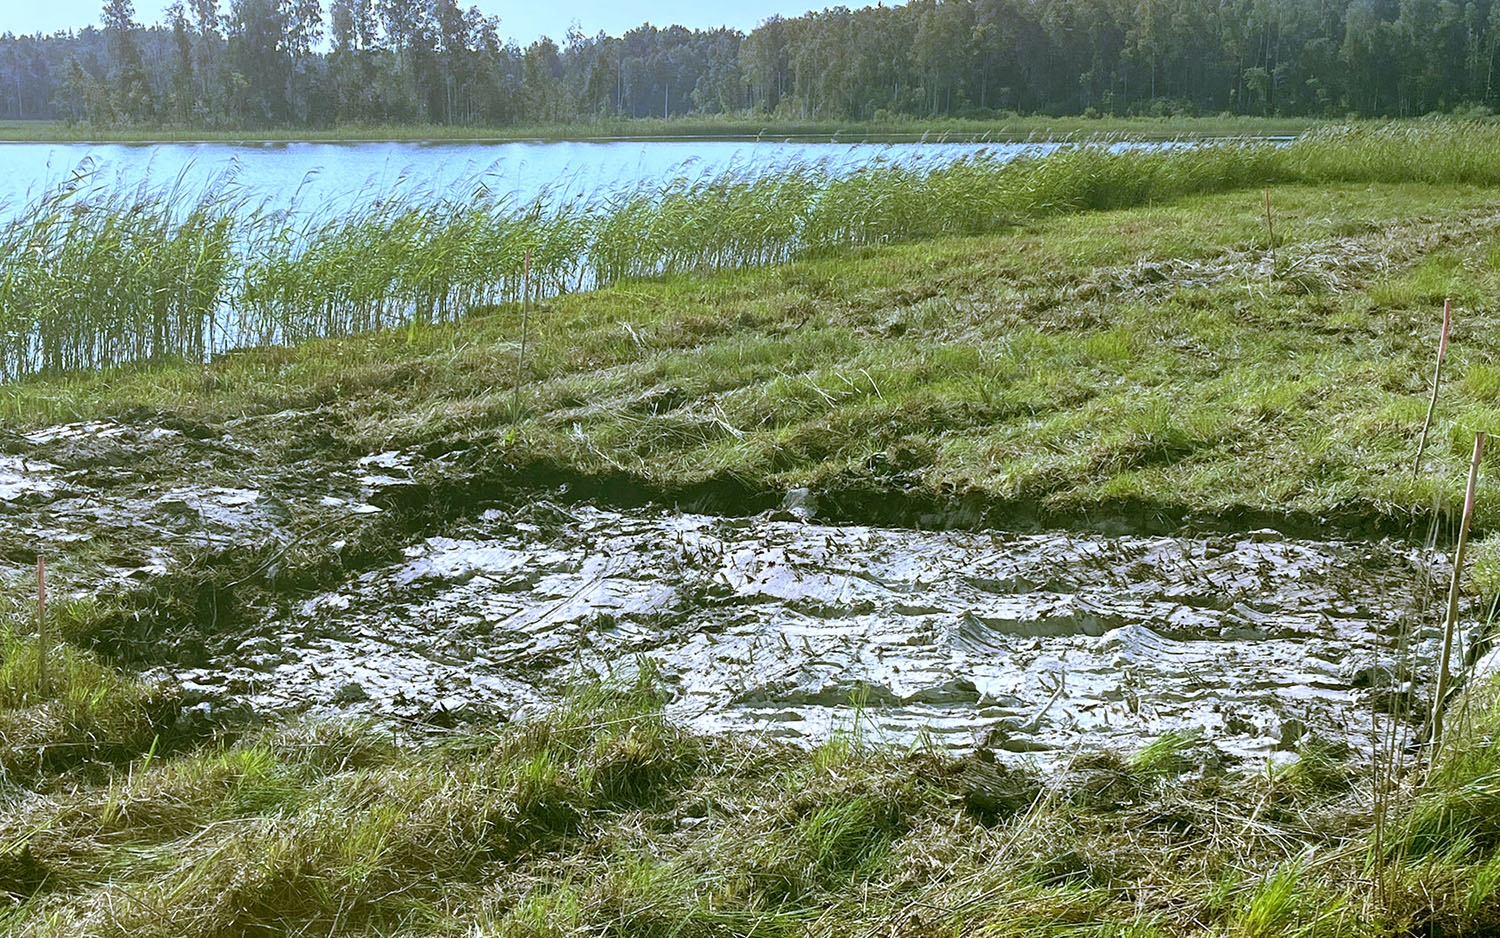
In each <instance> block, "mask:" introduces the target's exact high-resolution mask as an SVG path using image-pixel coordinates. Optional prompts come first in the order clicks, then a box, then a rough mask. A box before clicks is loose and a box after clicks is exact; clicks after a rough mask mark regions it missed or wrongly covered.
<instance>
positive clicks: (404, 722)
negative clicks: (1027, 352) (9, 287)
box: [0, 414, 1477, 762]
mask: <svg viewBox="0 0 1500 938" xmlns="http://www.w3.org/2000/svg"><path fill="white" fill-rule="evenodd" d="M275 419H279V420H283V421H287V422H296V421H297V420H298V419H300V415H296V414H284V415H274V416H273V417H272V418H259V420H260V421H262V422H264V421H266V420H275ZM261 429H262V428H259V427H252V426H250V425H248V424H247V425H244V426H236V425H233V424H231V425H229V426H224V427H216V428H206V427H194V426H188V425H181V424H177V425H174V424H173V423H172V422H171V421H164V420H159V419H155V420H142V421H140V422H136V423H130V422H124V423H90V424H72V425H65V426H57V427H51V428H47V429H44V430H41V431H37V432H34V433H30V434H27V435H24V436H22V435H16V434H12V435H9V436H6V437H4V438H0V517H3V521H4V535H3V540H0V557H3V561H4V576H5V577H6V578H7V579H8V580H10V581H11V583H12V587H13V588H12V590H11V592H13V593H19V592H22V591H24V590H25V589H26V588H27V584H28V583H29V578H30V577H31V576H32V575H33V574H32V572H31V570H32V565H33V563H34V557H35V554H36V553H37V552H41V553H43V554H45V555H46V556H48V558H49V562H50V563H51V564H52V567H53V570H54V574H53V577H54V591H60V592H61V593H62V594H63V595H65V596H73V597H75V598H93V599H94V600H95V601H96V603H97V607H98V609H100V610H102V612H100V613H99V615H100V617H101V618H102V620H103V621H104V622H105V623H106V625H107V627H104V628H101V629H100V630H99V631H98V632H97V634H95V633H91V634H90V635H88V636H85V639H87V640H92V641H95V642H96V644H98V646H99V647H100V648H101V649H103V650H104V651H106V652H107V653H110V654H113V655H115V656H116V657H118V658H119V659H120V660H122V661H126V662H127V663H130V664H131V665H133V666H135V667H138V668H141V669H142V670H143V671H144V672H145V673H146V674H148V675H150V676H152V677H154V678H157V679H160V680H163V681H168V682H171V683H173V684H175V685H177V686H179V687H182V688H183V689H184V690H185V696H184V701H185V707H186V708H187V709H186V712H185V713H184V719H185V720H189V721H191V720H209V721H212V720H216V719H229V718H234V719H242V718H244V717H245V716H246V715H247V714H255V715H261V716H267V717H276V716H282V715H290V714H300V713H309V714H313V715H317V716H332V715H341V714H360V715H369V716H373V717H376V718H379V719H381V720H385V721H389V722H390V723H391V724H392V725H393V726H395V727H401V728H405V729H408V730H411V731H416V732H430V731H440V730H441V729H442V728H446V727H452V726H460V725H464V724H469V723H486V722H490V723H492V722H495V721H503V720H508V719H514V718H515V717H516V716H517V715H518V714H520V713H523V712H526V711H527V710H528V709H529V708H537V707H544V706H546V705H548V704H549V703H551V702H555V701H556V700H557V699H558V698H559V697H560V696H561V695H563V694H564V693H566V690H567V688H568V687H569V685H571V684H573V683H575V682H577V681H580V680H585V679H590V678H593V677H595V676H603V675H611V674H613V675H617V676H626V675H629V674H632V673H634V672H635V671H636V670H638V669H639V668H641V667H643V666H648V667H651V668H653V669H654V670H655V671H657V672H658V673H659V674H660V677H661V680H662V682H663V683H664V685H665V687H666V688H667V689H668V691H669V694H670V696H671V698H672V702H671V704H670V712H671V713H672V714H673V715H674V716H676V717H677V718H679V719H681V720H682V721H684V722H686V723H689V724H691V725H693V726H695V727H697V728H701V729H705V730H710V731H732V732H753V733H763V734H766V735H769V736H775V737H782V738H791V739H796V740H801V741H806V742H816V741H818V740H821V739H824V738H827V736H828V735H829V734H830V733H832V732H835V731H838V730H851V729H856V728H857V729H858V730H859V731H861V732H863V733H865V734H867V735H868V736H869V737H871V738H874V739H878V740H884V741H888V742H894V743H898V744H904V743H911V742H919V741H930V742H931V743H933V744H935V745H938V746H941V747H944V748H952V749H957V750H968V749H974V748H977V747H984V748H988V749H991V750H994V751H997V752H1000V753H1005V754H1011V757H1013V758H1015V759H1039V760H1041V761H1043V762H1046V761H1049V760H1051V759H1055V758H1056V757H1058V756H1059V755H1063V754H1067V753H1070V752H1074V751H1076V750H1077V749H1079V748H1095V747H1119V748H1133V747H1135V746H1138V745H1140V744H1141V743H1142V742H1144V741H1146V740H1149V739H1151V738H1154V737H1156V736H1159V735H1160V734H1162V733H1164V732H1166V731H1169V730H1201V731H1202V732H1203V733H1204V734H1205V735H1206V737H1207V738H1208V739H1210V740H1211V741H1212V742H1213V743H1214V744H1215V745H1216V746H1218V747H1219V748H1220V749H1221V750H1223V751H1224V752H1226V753H1228V754H1230V755H1236V756H1243V757H1251V758H1264V757H1268V756H1269V757H1272V758H1280V757H1282V756H1281V755H1280V754H1284V753H1290V752H1292V751H1294V750H1295V749H1296V748H1297V747H1298V746H1299V744H1301V743H1303V742H1305V741H1306V740H1307V739H1308V738H1309V737H1316V738H1319V739H1323V740H1327V741H1332V742H1336V743H1347V744H1349V745H1351V746H1354V747H1356V748H1362V747H1367V746H1369V745H1370V744H1371V737H1372V734H1375V735H1377V736H1379V737H1382V738H1385V737H1389V736H1391V735H1396V736H1406V735H1409V734H1410V733H1411V732H1413V731H1414V727H1413V725H1412V723H1411V721H1410V720H1409V719H1407V718H1405V717H1403V716H1402V711H1403V710H1405V709H1406V708H1407V707H1408V705H1409V704H1410V703H1412V702H1413V701H1415V702H1416V706H1417V708H1418V709H1420V707H1421V706H1422V700H1423V697H1424V693H1425V690H1426V685H1425V681H1424V676H1425V675H1427V674H1430V673H1431V668H1432V662H1433V660H1434V658H1435V655H1436V646H1437V640H1438V629H1437V618H1438V615H1437V612H1436V600H1437V598H1438V596H1439V594H1440V585H1439V584H1440V583H1441V582H1442V581H1443V579H1444V577H1445V576H1446V574H1445V569H1444V565H1445V558H1444V557H1443V555H1442V554H1441V553H1440V552H1438V551H1433V550H1429V549H1425V548H1423V547H1421V546H1420V545H1414V544H1411V543H1408V542H1404V541H1399V540H1390V539H1386V540H1370V539H1338V538H1329V539H1324V540H1311V539H1306V538H1294V537H1289V536H1284V535H1282V534H1280V533H1277V532H1276V531H1273V530H1255V531H1242V532H1235V533H1225V532H1219V533H1208V534H1203V533H1182V534H1178V535H1175V536H1139V535H1112V536H1105V535H1101V534H1095V533H1087V532H1080V531H1060V530H1059V531H1039V532H1025V533H1007V532H1000V531H990V532H957V531H949V532H934V531H921V530H915V529H908V528H893V527H871V526H860V525H850V524H831V523H824V522H821V521H820V520H819V517H818V511H817V509H818V498H817V497H816V496H815V495H813V494H812V493H802V492H797V493H792V494H791V495H789V496H788V499H787V502H786V504H785V505H784V506H783V507H782V508H781V509H779V510H776V511H771V512H765V513H761V514H758V515H753V516H746V517H722V516H717V517H716V516H708V515H701V514H692V513H685V512H678V511H674V510H669V509H667V508H661V507H644V508H632V509H629V510H619V509H612V508H610V507H608V506H599V505H593V504H587V503H577V502H574V501H571V500H570V498H569V495H568V492H566V491H565V490H549V491H535V492H528V493H518V492H508V493H501V492H496V493H493V494H494V497H493V498H491V499H489V500H488V501H487V502H486V503H482V504H469V505H465V506H463V507H462V509H455V510H452V511H442V512H436V513H434V512H432V511H426V512H425V513H420V514H417V515H413V514H411V513H409V512H408V513H406V514H404V515H402V517H401V523H399V524H393V523H391V519H392V518H393V516H395V515H398V514H401V513H402V512H403V509H402V507H401V506H402V505H406V504H410V503H413V502H420V501H422V499H421V498H420V497H415V496H420V494H421V492H422V488H423V485H424V484H425V483H424V482H423V480H424V479H429V478H431V477H432V476H433V474H434V473H435V472H436V473H438V474H441V471H442V464H441V460H439V461H436V462H435V461H434V460H431V459H425V458H423V457H421V456H419V455H416V454H413V453H402V452H388V453H380V454H363V455H361V454H357V453H342V452H339V451H338V450H337V448H336V447H335V448H333V449H331V450H330V451H328V452H322V453H317V452H312V451H308V452H301V453H298V452H288V451H281V452H277V453H275V454H271V453H268V452H266V451H265V450H264V449H263V448H261V447H260V446H259V444H257V443H256V442H254V441H255V440H258V439H262V438H264V434H263V433H262V432H261ZM1470 618H1471V619H1477V616H1475V615H1472V611H1471V615H1470Z"/></svg>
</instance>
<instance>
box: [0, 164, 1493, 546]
mask: <svg viewBox="0 0 1500 938" xmlns="http://www.w3.org/2000/svg"><path fill="white" fill-rule="evenodd" d="M1271 197H1272V204H1273V211H1274V213H1275V220H1276V237H1277V241H1278V245H1277V253H1276V262H1275V264H1274V265H1273V264H1272V262H1271V258H1270V256H1269V252H1268V247H1269V245H1268V242H1267V234H1266V229H1265V222H1264V199H1263V196H1262V193H1261V192H1260V191H1259V190H1256V191H1253V192H1243V191H1238V192H1230V193H1221V194H1212V195H1201V196H1193V197H1189V198H1184V199H1181V200H1177V201H1174V202H1171V203H1168V204H1163V205H1156V206H1149V207H1136V208H1128V209H1117V210H1113V211H1101V212H1087V213H1077V214H1065V215H1061V216H1056V217H1052V218H1044V219H1036V220H1031V221H1027V222H1025V223H1023V224H1019V225H1017V226H1016V227H1014V228H1011V229H1008V230H1006V231H1005V232H1002V233H999V234H993V235H982V236H973V237H955V238H940V239H934V240H930V241H924V242H919V243H914V244H908V245H895V246H881V247H867V248H862V249H856V250H852V251H846V252H836V253H831V254H827V255H824V256H820V257H815V258H811V259H804V260H798V261H796V262H794V263H791V264H787V265H783V266H780V267H775V268H770V269H764V270H750V271H737V272H729V273H724V274H719V275H716V276H714V277H708V278H704V277H699V276H677V277H673V278H668V279H664V280H658V281H649V282H648V281H635V282H630V283H622V284H618V285H616V286H613V287H610V288H608V289H604V290H600V291H596V292H589V293H583V294H572V295H568V296H565V297H556V298H553V299H551V300H547V301H545V302H543V303H542V304H541V305H540V306H538V307H537V308H535V309H533V310H532V312H531V314H530V322H529V330H530V335H529V338H528V350H527V355H526V363H525V371H524V373H523V374H522V375H521V383H522V386H521V388H520V394H519V395H517V393H516V378H517V371H516V366H517V351H518V349H517V343H518V340H519V333H520V310H519V308H518V306H517V305H515V304H500V305H497V306H495V307H492V308H489V309H487V310H485V311H484V312H481V313H478V314H474V315H470V316H468V317H465V318H464V319H462V320H461V321H458V322H453V323H432V324H415V325H412V326H409V327H407V328H402V329H398V330H390V331H386V332H382V333H378V334H372V335H368V336H363V337H358V338H351V339H346V340H319V341H312V342H309V343H307V344H304V345H302V346H299V347H297V348H295V349H258V350H247V351H242V352H235V353H233V354H230V355H226V356H223V357H222V358H220V359H219V360H217V361H215V362H214V363H213V364H210V365H206V366H197V365H176V366H166V367H150V368H131V369H113V370H110V371H107V372H104V373H97V374H91V373H73V374H69V375H64V376H58V377H47V378H36V379H28V380H26V381H21V382H13V383H11V384H9V385H6V386H4V387H3V388H0V414H3V415H4V418H5V419H6V420H7V421H9V422H10V423H11V425H13V426H39V425H43V424H47V423H51V422H58V421H67V420H73V419H80V418H85V417H89V418H92V417H101V416H103V417H119V416H121V415H127V416H128V415H132V414H134V415H139V414H141V413H143V412H144V413H150V412H157V411H168V412H172V413H175V414H178V415H180V416H182V417H184V418H186V419H191V420H195V421H199V422H205V423H210V424H222V423H224V422H226V421H230V420H238V419H239V418H241V417H243V416H246V415H271V414H276V413H279V412H282V411H288V410H295V411H313V412H317V413H318V414H319V415H320V417H319V419H318V420H317V421H315V424H316V432H317V433H320V434H328V435H331V438H332V439H333V440H334V441H336V442H337V444H338V446H339V447H344V448H352V449H354V450H357V451H361V452H380V451H383V450H386V449H390V448H393V447H398V448H401V447H405V448H411V449H413V450H419V451H421V452H423V453H425V454H427V455H429V456H431V455H433V454H441V453H450V454H459V453H462V454H463V456H462V458H460V459H458V460H457V462H450V463H449V468H447V469H443V470H437V469H433V470H432V471H433V472H435V473H439V472H443V473H446V472H457V473H458V474H459V475H460V476H471V477H473V478H477V479H490V480H492V481H500V482H503V481H506V480H509V481H510V482H521V483H525V482H527V481H528V479H531V480H535V479H543V480H545V479H547V478H561V479H564V480H565V479H568V478H580V477H603V478H618V479H622V480H633V481H634V482H637V483H640V484H643V485H645V486H647V487H648V488H651V489H655V490H656V491H658V492H659V493H662V495H663V497H667V498H673V497H677V495H676V493H688V492H690V491H691V490H692V489H693V488H694V487H695V486H701V485H704V484H709V483H721V484H726V485H731V486H734V487H738V488H739V489H742V490H744V491H746V492H749V493H763V494H764V493H775V492H779V491H785V490H786V489H789V488H794V487H798V486H811V487H813V488H814V489H817V490H818V491H819V492H821V493H823V494H824V495H826V497H825V498H824V499H823V501H824V505H823V508H824V510H825V511H828V512H830V513H832V514H838V513H839V512H840V511H843V512H846V513H848V514H851V515H857V516H862V517H871V516H872V513H878V512H880V511H882V510H887V508H888V510H889V511H891V512H897V513H898V514H893V515H892V517H893V518H904V520H913V519H914V518H915V515H912V516H900V515H899V510H903V509H901V506H902V505H907V504H911V505H917V506H921V505H931V506H933V508H932V509H931V510H934V511H942V510H956V511H958V512H959V517H960V518H961V519H967V520H968V521H970V522H972V521H977V520H980V519H982V518H988V519H989V520H991V521H992V522H1004V521H1006V520H1007V519H1014V518H1016V517H1021V518H1025V517H1032V516H1033V515H1032V513H1033V512H1035V511H1038V510H1040V511H1042V512H1043V513H1046V514H1050V515H1052V516H1054V517H1072V518H1075V519H1080V518H1081V519H1083V520H1087V519H1088V518H1090V517H1093V518H1095V519H1098V520H1099V521H1106V520H1108V519H1110V518H1116V517H1119V515H1120V513H1122V512H1123V513H1125V515H1126V516H1127V520H1129V521H1130V522H1131V523H1133V524H1136V525H1140V524H1146V525H1148V526H1149V525H1161V526H1168V527H1170V526H1173V525H1175V524H1177V523H1179V522H1181V521H1182V520H1184V519H1191V518H1193V517H1202V518H1205V519H1213V518H1215V517H1217V518H1221V519H1222V518H1226V517H1240V518H1249V519H1250V520H1252V521H1254V520H1255V519H1256V518H1262V519H1264V520H1276V519H1281V520H1283V521H1284V520H1286V519H1292V518H1295V517H1299V516H1300V517H1302V518H1303V519H1304V521H1303V522H1302V523H1304V524H1308V525H1311V524H1313V523H1315V522H1316V521H1317V519H1327V520H1328V521H1331V522H1333V523H1335V524H1338V525H1352V526H1359V525H1361V524H1365V523H1370V522H1375V523H1381V524H1385V525H1387V526H1389V527H1393V528H1396V529H1401V528H1404V526H1405V524H1406V522H1407V521H1409V520H1410V519H1412V518H1417V517H1424V518H1425V517H1428V516H1431V515H1433V514H1434V513H1436V514H1437V515H1446V514H1448V513H1450V512H1451V511H1452V509H1453V508H1454V506H1455V505H1456V504H1457V502H1458V499H1459V498H1460V495H1461V493H1460V491H1459V487H1460V485H1461V483H1462V480H1463V477H1464V468H1463V467H1464V465H1465V460H1466V459H1467V456H1468V454H1469V452H1470V450H1471V447H1472V442H1473V436H1472V434H1473V432H1474V431H1475V430H1480V429H1489V430H1492V429H1494V419H1495V416H1496V414H1497V409H1496V405H1495V401H1494V389H1495V386H1496V379H1495V377H1494V374H1493V372H1494V370H1495V369H1494V362H1495V361H1496V360H1497V356H1500V345H1497V344H1496V339H1495V336H1496V335H1497V334H1500V332H1497V329H1496V326H1497V325H1500V322H1497V320H1496V311H1495V307H1494V306H1493V304H1492V303H1491V301H1490V300H1489V297H1492V296H1494V295H1496V291H1497V290H1500V264H1497V263H1496V261H1495V256H1496V252H1497V251H1500V248H1497V245H1500V221H1497V219H1496V218H1495V217H1494V214H1493V210H1492V208H1491V206H1492V204H1493V198H1494V190H1493V189H1491V188H1489V187H1488V186H1473V185H1447V184H1445V185H1435V184H1426V183H1419V184H1400V185H1395V184H1375V185H1370V184H1363V183H1355V184H1350V183H1341V184H1334V183H1325V184H1320V185H1316V186H1312V185H1284V186H1279V187H1275V188H1273V189H1272V192H1271ZM1445 296H1452V297H1453V298H1454V300H1455V302H1456V304H1457V305H1456V308H1457V324H1456V326H1455V332H1454V337H1453V344H1452V347H1451V348H1450V351H1449V354H1450V360H1449V363H1448V367H1447V369H1446V374H1447V376H1448V381H1447V382H1446V384H1445V386H1444V389H1443V394H1442V398H1441V400H1440V403H1439V408H1438V415H1437V416H1438V420H1437V426H1436V428H1435V430H1434V433H1433V438H1432V442H1431V443H1430V444H1429V448H1428V455H1427V458H1426V465H1425V466H1424V467H1423V468H1422V471H1421V472H1419V473H1413V471H1412V466H1411V459H1412V458H1413V456H1414V453H1415V440H1416V436H1417V434H1418V431H1419V429H1420V423H1421V420H1422V417H1423V414H1424V411H1425V403H1426V398H1425V395H1426V382H1427V381H1428V380H1429V379H1430V375H1431V369H1432V355H1433V354H1434V352H1435V342H1436V332H1437V328H1438V324H1439V322H1440V307H1441V302H1442V299H1443V297H1445ZM518 402H519V405H520V409H519V411H517V409H516V406H517V403H518ZM129 419H137V417H130V418H129ZM297 432H300V431H296V430H293V429H291V428H290V427H289V425H287V424H286V423H285V422H282V421H277V420H263V421H257V422H255V423H254V425H253V426H245V427H240V428H238V429H236V433H237V434H251V435H255V434H260V435H261V438H260V442H259V444H258V445H263V446H265V447H267V451H268V452H269V453H273V454H274V452H276V451H277V449H278V448H279V447H283V446H285V447H288V448H295V449H297V450H298V451H306V449H307V446H308V445H311V444H308V443H306V442H305V441H300V440H298V439H296V438H295V436H296V433H297ZM308 432H313V431H311V430H309V431H308ZM318 445H319V446H322V447H323V448H327V442H326V441H325V443H323V444H318ZM269 458H274V456H273V457H269ZM537 472H540V473H541V474H540V475H537V474H536V473H537ZM430 481H434V482H436V481H439V480H437V479H436V478H434V479H432V480H430ZM860 493H864V494H863V495H861V494H860ZM877 496H879V497H877ZM683 497H689V496H686V495H684V496H683ZM1497 497H1500V496H1497V495H1496V494H1495V492H1494V491H1493V490H1492V487H1489V486H1484V487H1482V488H1481V495H1480V512H1479V520H1478V523H1479V525H1480V526H1481V528H1487V527H1489V526H1490V525H1492V524H1493V523H1494V522H1493V521H1492V520H1491V519H1493V518H1494V517H1495V513H1494V512H1495V507H1496V504H1497V502H1496V498H1497ZM841 505H842V506H844V507H843V508H841V507H840V506H841ZM882 506H887V507H886V508H883V507H882ZM921 510H928V509H921ZM1153 519H1159V520H1153Z"/></svg>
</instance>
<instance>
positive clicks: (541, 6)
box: [0, 0, 864, 45]
mask: <svg viewBox="0 0 1500 938" xmlns="http://www.w3.org/2000/svg"><path fill="white" fill-rule="evenodd" d="M170 2H171V0H135V12H136V19H137V20H140V21H141V22H144V23H154V22H157V21H159V20H161V18H162V10H164V9H165V8H166V7H167V5H168V4H169V3H170ZM221 2H222V5H223V6H225V7H228V5H229V3H228V0H221ZM460 2H461V3H462V5H463V6H464V8H465V9H467V8H468V7H470V6H478V7H479V8H480V9H481V10H483V11H484V12H485V13H488V14H491V15H498V16H499V17H500V32H501V34H502V35H505V36H510V37H513V38H515V39H517V40H519V41H520V42H521V44H522V45H525V44H526V43H528V42H530V41H531V40H533V39H535V38H537V37H538V36H542V35H547V36H551V37H552V38H554V39H556V40H558V41H559V42H561V41H562V38H563V35H564V34H565V33H566V32H567V31H568V25H569V24H570V23H571V22H573V21H574V20H577V21H578V22H579V24H580V25H581V26H582V27H583V31H584V32H585V33H589V34H593V33H597V32H598V31H599V30H601V29H602V30H604V31H605V32H607V33H610V34H611V35H619V34H620V33H622V32H624V31H625V30H627V29H631V28H632V27H635V26H639V25H640V24H641V23H643V22H647V21H650V22H652V23H654V24H656V25H658V26H670V25H672V24H674V23H676V24H680V25H683V26H688V27H713V26H734V27H737V28H739V29H742V30H745V31H747V32H748V31H749V30H750V29H752V28H754V27H755V25H756V24H758V23H760V22H761V21H762V20H764V19H766V18H767V17H769V16H771V15H772V14H775V13H780V14H781V15H783V16H798V15H800V14H802V13H805V12H806V11H807V10H808V9H809V8H810V7H811V6H813V5H814V4H813V3H810V2H809V0H750V2H736V0H560V2H555V3H549V2H545V0H460ZM828 2H833V0H828ZM816 5H817V6H818V8H819V9H821V8H822V7H823V6H824V5H825V4H824V3H817V4H816ZM849 5H850V6H863V5H864V3H860V2H855V3H849ZM103 6H104V4H103V2H102V0H0V33H4V32H13V33H34V32H37V31H38V30H40V31H42V32H52V31H53V30H57V29H69V28H72V29H77V28H79V27H82V26H87V25H90V24H92V25H95V26H97V25H98V24H99V11H100V9H102V8H103ZM324 6H325V8H326V6H327V2H326V0H325V2H324Z"/></svg>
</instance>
